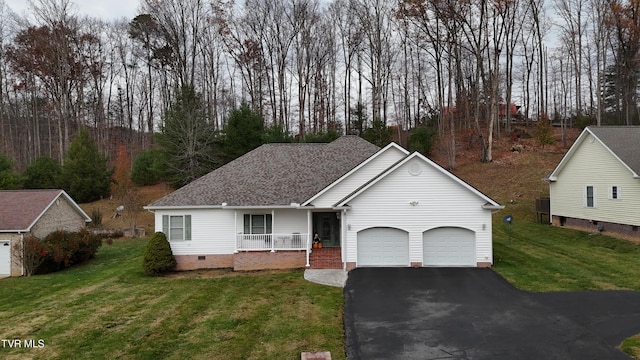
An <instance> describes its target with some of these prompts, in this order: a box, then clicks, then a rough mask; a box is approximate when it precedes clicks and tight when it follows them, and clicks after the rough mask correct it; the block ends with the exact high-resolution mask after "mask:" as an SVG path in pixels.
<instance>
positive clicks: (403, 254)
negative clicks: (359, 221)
mask: <svg viewBox="0 0 640 360" xmlns="http://www.w3.org/2000/svg"><path fill="white" fill-rule="evenodd" d="M357 266H409V233H407V232H406V231H403V230H400V229H393V228H381V227H380V228H370V229H366V230H362V231H359V232H358V262H357Z"/></svg>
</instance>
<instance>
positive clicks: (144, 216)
mask: <svg viewBox="0 0 640 360" xmlns="http://www.w3.org/2000/svg"><path fill="white" fill-rule="evenodd" d="M533 130H534V129H532V128H529V129H524V130H522V131H523V132H532V131H533ZM554 131H555V138H556V143H555V144H554V145H552V146H547V147H545V149H544V150H543V149H541V148H540V146H539V145H538V144H537V143H536V141H535V140H534V139H533V138H518V139H515V138H514V137H510V136H506V135H505V136H502V137H500V138H497V139H494V149H493V159H494V160H493V161H492V162H490V163H484V164H483V163H480V161H479V158H480V150H479V148H478V147H477V146H475V147H471V146H469V145H468V144H469V143H470V142H468V141H465V140H464V139H461V140H460V141H458V145H457V148H456V152H457V158H456V162H457V167H456V169H454V170H453V173H454V174H456V175H457V176H458V177H460V178H461V179H463V180H465V181H467V182H468V183H470V184H471V185H473V186H474V187H476V188H477V189H478V190H480V191H482V192H483V193H485V194H487V195H489V196H490V197H492V198H493V199H495V200H496V201H498V202H499V203H501V204H503V205H505V206H506V208H505V209H504V210H502V211H501V212H500V213H499V215H506V214H513V215H514V216H515V218H516V219H517V220H520V219H523V220H524V219H526V220H529V221H533V220H534V219H535V210H534V204H535V199H536V198H538V197H543V196H548V193H549V186H548V184H547V183H546V182H544V181H542V179H543V178H544V177H545V176H546V175H548V174H549V173H550V172H551V171H552V170H553V168H554V167H555V166H556V165H557V164H558V162H559V161H560V159H561V158H562V156H563V155H564V153H565V152H566V150H567V149H564V148H562V146H561V142H560V139H561V137H560V129H557V128H554ZM578 135H579V130H578V129H570V130H569V134H568V138H569V139H570V141H569V142H568V146H570V144H571V143H572V142H573V140H574V139H575V138H576V137H577V136H578ZM514 139H515V140H514ZM514 145H519V146H517V147H518V148H519V149H520V151H512V148H513V147H514ZM431 158H432V159H433V160H434V161H436V162H437V163H439V164H440V165H442V166H446V160H445V153H444V151H442V150H440V149H439V146H438V145H436V147H435V149H434V151H433V154H432V156H431ZM171 191H172V189H171V188H170V187H169V186H167V185H165V184H160V185H154V186H146V187H141V188H139V190H138V201H137V203H138V206H137V209H136V211H134V212H131V211H130V209H125V211H123V214H122V216H121V217H117V218H113V215H114V214H115V213H116V208H117V207H118V205H120V204H121V202H120V201H118V200H117V199H113V198H111V199H103V200H99V201H95V202H92V203H88V204H81V207H82V208H83V209H84V210H85V211H86V212H87V214H89V215H91V213H92V211H93V210H94V209H95V210H97V211H99V212H100V213H102V217H103V218H102V226H103V227H104V228H112V229H126V228H130V227H131V220H132V218H133V217H135V218H134V221H135V223H136V226H137V227H142V228H145V231H146V233H147V234H149V233H151V232H152V231H153V230H154V229H153V214H152V213H151V212H149V211H146V210H144V209H142V206H144V205H147V204H149V203H151V202H153V201H155V200H157V199H159V198H160V197H162V196H164V195H166V194H168V193H170V192H171Z"/></svg>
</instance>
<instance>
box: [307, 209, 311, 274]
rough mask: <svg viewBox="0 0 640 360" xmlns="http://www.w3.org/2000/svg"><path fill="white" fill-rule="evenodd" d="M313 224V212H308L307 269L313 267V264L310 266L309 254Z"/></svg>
mask: <svg viewBox="0 0 640 360" xmlns="http://www.w3.org/2000/svg"><path fill="white" fill-rule="evenodd" d="M311 222H312V217H311V210H307V246H306V251H307V265H306V266H307V267H309V266H311V264H309V253H310V252H311V231H312V228H311Z"/></svg>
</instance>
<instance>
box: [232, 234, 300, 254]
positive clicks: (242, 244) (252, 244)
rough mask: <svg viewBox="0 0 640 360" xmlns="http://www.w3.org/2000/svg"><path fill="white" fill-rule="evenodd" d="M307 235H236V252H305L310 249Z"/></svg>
mask: <svg viewBox="0 0 640 360" xmlns="http://www.w3.org/2000/svg"><path fill="white" fill-rule="evenodd" d="M309 239H310V236H309V234H301V233H290V234H242V233H241V234H238V235H237V236H236V249H237V250H238V251H264V250H270V251H271V252H275V251H276V250H307V249H311V243H310V241H309Z"/></svg>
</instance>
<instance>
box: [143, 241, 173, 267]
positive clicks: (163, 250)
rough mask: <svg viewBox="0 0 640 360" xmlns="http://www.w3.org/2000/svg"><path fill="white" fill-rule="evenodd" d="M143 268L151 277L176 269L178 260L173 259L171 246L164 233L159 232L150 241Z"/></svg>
mask: <svg viewBox="0 0 640 360" xmlns="http://www.w3.org/2000/svg"><path fill="white" fill-rule="evenodd" d="M142 267H143V268H144V272H145V273H146V274H147V275H150V276H157V275H161V274H162V273H165V272H168V271H171V270H173V269H175V267H176V259H175V258H174V257H173V253H172V252H171V245H169V241H167V236H166V235H165V234H164V233H161V232H157V233H155V234H153V236H152V237H151V239H149V242H148V243H147V248H146V249H145V251H144V259H143V261H142Z"/></svg>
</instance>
